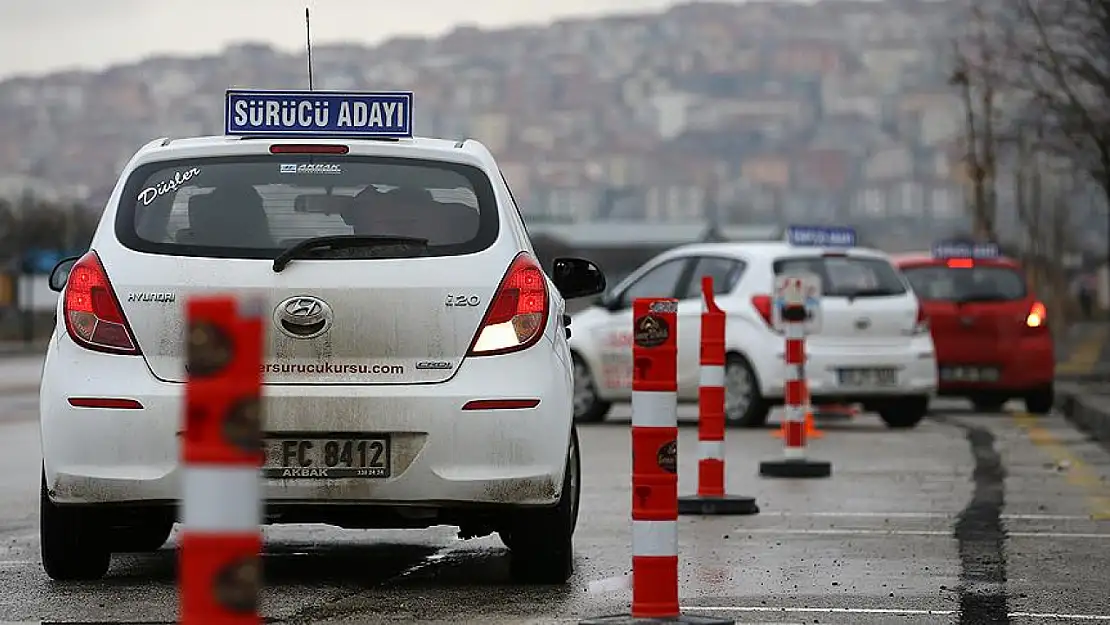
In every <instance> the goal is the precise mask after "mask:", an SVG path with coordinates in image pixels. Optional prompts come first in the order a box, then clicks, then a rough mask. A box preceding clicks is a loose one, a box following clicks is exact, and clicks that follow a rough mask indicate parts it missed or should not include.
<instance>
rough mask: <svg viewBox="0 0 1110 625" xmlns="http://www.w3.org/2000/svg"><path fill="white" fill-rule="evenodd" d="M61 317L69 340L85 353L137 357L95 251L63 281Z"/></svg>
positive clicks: (133, 339) (85, 257) (125, 321)
mask: <svg viewBox="0 0 1110 625" xmlns="http://www.w3.org/2000/svg"><path fill="white" fill-rule="evenodd" d="M62 317H63V318H64V320H65V324H66V332H67V333H68V334H69V337H70V338H71V339H73V342H74V343H76V344H78V345H80V346H81V347H84V348H85V349H90V350H93V351H97V352H105V353H109V354H122V355H127V356H136V355H138V354H139V347H138V344H137V343H136V342H135V337H134V335H133V334H132V332H131V328H130V327H129V326H128V323H127V318H126V317H125V316H124V314H123V307H122V306H120V303H119V299H118V298H117V297H116V293H115V290H114V289H113V288H112V283H111V282H110V281H109V280H108V273H107V272H106V271H104V265H103V264H102V263H101V262H100V257H99V256H98V255H97V254H96V252H95V251H92V250H90V251H89V252H87V253H86V254H85V255H84V256H82V257H81V259H80V260H78V261H77V262H76V263H74V264H73V269H71V270H70V272H69V277H68V278H67V280H66V287H65V295H64V299H63V300H62Z"/></svg>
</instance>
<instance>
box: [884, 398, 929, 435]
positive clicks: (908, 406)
mask: <svg viewBox="0 0 1110 625" xmlns="http://www.w3.org/2000/svg"><path fill="white" fill-rule="evenodd" d="M878 408H879V417H880V418H882V420H883V422H884V423H886V425H887V427H888V428H891V429H895V430H906V429H910V428H914V427H917V424H918V423H921V420H922V419H924V418H925V415H926V414H928V413H929V398H928V397H916V396H913V397H899V398H897V399H892V400H889V401H885V402H883V403H882V404H880V405H879V407H878Z"/></svg>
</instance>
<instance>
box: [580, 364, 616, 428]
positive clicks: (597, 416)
mask: <svg viewBox="0 0 1110 625" xmlns="http://www.w3.org/2000/svg"><path fill="white" fill-rule="evenodd" d="M570 355H571V358H572V359H573V361H574V396H573V397H572V403H573V406H574V421H575V423H600V422H602V421H604V420H605V417H606V416H607V415H608V414H609V411H610V410H611V409H612V408H613V404H612V403H610V402H607V401H605V400H603V399H601V398H600V397H598V394H597V381H596V380H595V379H594V376H593V372H592V371H590V368H589V367H588V366H587V365H586V361H584V360H582V357H581V356H579V355H578V354H576V353H574V352H571V353H570Z"/></svg>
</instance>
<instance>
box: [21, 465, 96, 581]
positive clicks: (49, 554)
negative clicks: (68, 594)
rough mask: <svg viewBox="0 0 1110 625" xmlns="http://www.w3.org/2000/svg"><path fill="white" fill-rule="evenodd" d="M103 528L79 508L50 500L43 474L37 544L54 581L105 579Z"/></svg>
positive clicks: (47, 572) (43, 565) (46, 568)
mask: <svg viewBox="0 0 1110 625" xmlns="http://www.w3.org/2000/svg"><path fill="white" fill-rule="evenodd" d="M102 528H103V526H102V525H101V524H100V523H99V522H98V520H97V519H93V518H90V515H89V514H88V511H86V510H82V509H81V508H76V507H74V508H69V507H66V506H59V505H57V504H55V503H54V502H53V501H50V493H49V492H48V490H47V487H46V472H45V471H43V475H42V482H41V486H40V488H39V544H40V547H41V550H42V568H43V570H45V571H46V574H47V575H49V576H50V579H53V580H57V581H90V580H96V579H100V578H102V577H104V575H105V574H106V573H107V572H108V567H109V566H110V565H111V563H112V552H111V550H110V548H109V546H108V543H107V542H106V541H105V540H104V539H105V536H104V532H103V529H102Z"/></svg>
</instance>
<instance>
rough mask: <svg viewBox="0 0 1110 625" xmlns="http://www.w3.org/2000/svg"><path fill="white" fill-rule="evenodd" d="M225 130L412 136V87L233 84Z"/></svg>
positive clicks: (296, 134) (265, 133) (231, 132)
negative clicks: (294, 87)
mask: <svg viewBox="0 0 1110 625" xmlns="http://www.w3.org/2000/svg"><path fill="white" fill-rule="evenodd" d="M224 115H225V118H226V119H225V125H224V134H227V135H237V136H257V137H336V138H345V137H350V138H374V137H395V138H409V137H412V92H410V91H362V92H358V91H355V92H345V91H248V90H239V89H229V90H228V91H227V96H226V102H225V111H224Z"/></svg>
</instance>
